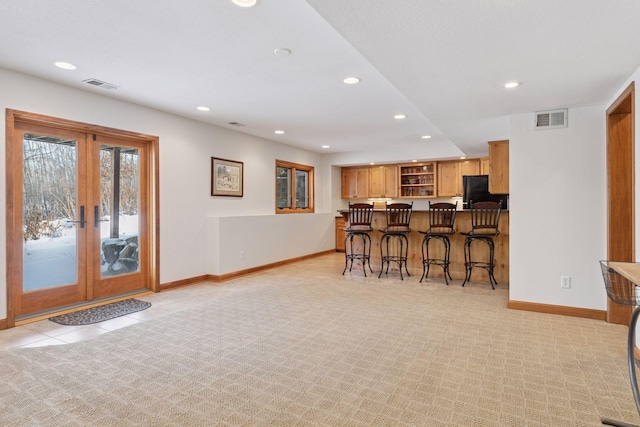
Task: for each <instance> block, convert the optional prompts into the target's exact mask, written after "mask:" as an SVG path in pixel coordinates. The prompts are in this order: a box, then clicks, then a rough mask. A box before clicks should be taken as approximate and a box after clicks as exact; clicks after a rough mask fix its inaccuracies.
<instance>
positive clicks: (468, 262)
mask: <svg viewBox="0 0 640 427" xmlns="http://www.w3.org/2000/svg"><path fill="white" fill-rule="evenodd" d="M474 240H478V241H481V242H485V243H486V244H487V246H488V247H489V261H488V262H487V261H472V259H471V243H472V242H473V241H474ZM493 253H494V245H493V239H492V238H491V237H487V236H469V237H467V238H466V239H464V268H465V273H466V274H465V277H464V282H462V286H464V284H465V283H467V281H469V279H471V271H472V270H473V268H474V267H479V268H484V269H485V270H487V272H488V273H489V283H491V289H495V285H497V284H498V282H497V281H496V278H495V276H494V275H493V268H494V266H495V261H494V259H493Z"/></svg>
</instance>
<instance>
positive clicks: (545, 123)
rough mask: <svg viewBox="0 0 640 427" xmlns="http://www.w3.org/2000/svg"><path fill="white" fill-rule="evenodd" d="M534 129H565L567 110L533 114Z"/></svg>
mask: <svg viewBox="0 0 640 427" xmlns="http://www.w3.org/2000/svg"><path fill="white" fill-rule="evenodd" d="M535 115H536V122H535V129H555V128H566V127H567V115H568V111H567V109H566V108H565V109H563V110H550V111H538V112H536V113H535Z"/></svg>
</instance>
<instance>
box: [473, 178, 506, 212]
mask: <svg viewBox="0 0 640 427" xmlns="http://www.w3.org/2000/svg"><path fill="white" fill-rule="evenodd" d="M472 202H473V203H476V202H502V209H509V206H508V203H509V195H508V194H491V193H489V175H464V176H463V177H462V208H463V209H471V203H472Z"/></svg>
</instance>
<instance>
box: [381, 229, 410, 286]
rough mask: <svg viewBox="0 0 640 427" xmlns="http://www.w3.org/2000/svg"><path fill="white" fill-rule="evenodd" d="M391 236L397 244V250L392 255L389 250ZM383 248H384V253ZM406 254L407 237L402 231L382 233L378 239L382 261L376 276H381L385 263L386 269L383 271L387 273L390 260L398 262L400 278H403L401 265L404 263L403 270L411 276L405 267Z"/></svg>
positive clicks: (407, 253)
mask: <svg viewBox="0 0 640 427" xmlns="http://www.w3.org/2000/svg"><path fill="white" fill-rule="evenodd" d="M391 238H395V239H396V242H397V244H398V249H399V250H398V252H397V254H395V255H392V252H390V251H389V240H390V239H391ZM383 249H386V255H385V253H384V250H383ZM392 249H395V248H393V247H392ZM408 255H409V239H408V238H407V236H406V235H405V234H403V233H398V234H388V233H385V234H383V235H382V238H381V239H380V260H381V261H382V266H381V268H380V274H378V277H380V276H382V272H383V271H384V265H385V263H386V264H387V270H386V271H385V274H388V273H389V264H391V263H392V262H395V263H397V264H398V267H399V269H400V280H404V277H402V266H403V265H404V270H405V271H406V272H407V276H411V275H410V274H409V269H408V268H407V257H408Z"/></svg>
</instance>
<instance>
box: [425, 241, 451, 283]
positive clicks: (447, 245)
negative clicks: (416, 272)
mask: <svg viewBox="0 0 640 427" xmlns="http://www.w3.org/2000/svg"><path fill="white" fill-rule="evenodd" d="M431 239H437V240H440V241H441V242H442V243H443V244H444V258H430V257H429V241H430V240H431ZM450 253H451V242H450V241H449V236H439V235H428V234H427V235H425V236H424V238H423V239H422V277H421V278H420V282H422V279H426V278H427V277H429V269H430V267H431V264H435V265H440V266H442V269H443V271H444V274H443V275H444V281H445V283H446V284H447V286H449V279H451V280H453V279H452V278H451V273H449V254H450ZM447 276H448V278H447Z"/></svg>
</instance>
